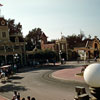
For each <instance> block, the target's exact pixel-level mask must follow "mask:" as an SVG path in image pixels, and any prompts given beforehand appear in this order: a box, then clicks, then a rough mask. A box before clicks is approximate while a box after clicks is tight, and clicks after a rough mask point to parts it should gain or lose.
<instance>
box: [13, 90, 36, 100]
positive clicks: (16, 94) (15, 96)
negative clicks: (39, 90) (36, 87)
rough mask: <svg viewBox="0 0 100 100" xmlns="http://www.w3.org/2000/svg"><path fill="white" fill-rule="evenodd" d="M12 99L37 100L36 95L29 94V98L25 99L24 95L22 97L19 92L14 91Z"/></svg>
mask: <svg viewBox="0 0 100 100" xmlns="http://www.w3.org/2000/svg"><path fill="white" fill-rule="evenodd" d="M12 100H35V98H34V97H32V98H31V97H30V96H27V98H26V99H25V98H24V97H23V98H22V97H21V96H20V93H19V92H17V91H14V94H13V98H12Z"/></svg>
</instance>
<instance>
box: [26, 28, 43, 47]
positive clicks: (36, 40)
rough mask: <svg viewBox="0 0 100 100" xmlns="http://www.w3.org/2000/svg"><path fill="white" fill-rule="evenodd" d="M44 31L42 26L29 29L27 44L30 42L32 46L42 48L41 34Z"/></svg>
mask: <svg viewBox="0 0 100 100" xmlns="http://www.w3.org/2000/svg"><path fill="white" fill-rule="evenodd" d="M43 33H44V32H43V31H42V30H41V29H40V28H35V29H32V30H31V31H29V33H28V35H27V36H26V37H25V40H26V42H27V44H30V46H33V47H36V48H38V49H40V48H41V45H40V40H41V35H42V34H43ZM28 48H30V47H28Z"/></svg>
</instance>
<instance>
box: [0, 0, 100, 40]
mask: <svg viewBox="0 0 100 100" xmlns="http://www.w3.org/2000/svg"><path fill="white" fill-rule="evenodd" d="M0 3H1V4H3V7H1V14H2V15H4V17H5V18H6V19H8V18H11V19H15V22H16V23H18V22H21V24H22V25H23V30H22V32H23V35H24V36H25V35H27V34H28V31H29V30H32V29H34V28H38V27H40V28H41V29H42V30H43V31H44V32H45V34H46V35H47V36H48V37H49V39H58V38H60V36H61V32H62V33H63V35H65V36H67V35H71V34H73V33H75V34H79V33H80V29H81V30H82V31H84V34H85V35H86V36H88V35H89V34H90V35H91V36H92V37H93V36H95V35H96V36H98V37H99V38H100V35H99V34H100V0H0Z"/></svg>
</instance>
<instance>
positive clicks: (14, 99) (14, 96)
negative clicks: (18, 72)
mask: <svg viewBox="0 0 100 100" xmlns="http://www.w3.org/2000/svg"><path fill="white" fill-rule="evenodd" d="M13 100H17V91H14V95H13Z"/></svg>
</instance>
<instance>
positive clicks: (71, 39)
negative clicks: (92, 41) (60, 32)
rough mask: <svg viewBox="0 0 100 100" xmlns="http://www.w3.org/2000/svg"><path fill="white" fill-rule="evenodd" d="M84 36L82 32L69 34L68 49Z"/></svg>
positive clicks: (78, 42)
mask: <svg viewBox="0 0 100 100" xmlns="http://www.w3.org/2000/svg"><path fill="white" fill-rule="evenodd" d="M84 38H85V35H84V34H82V33H80V34H78V35H75V34H73V35H71V36H67V42H68V47H69V48H70V49H73V48H74V47H76V46H79V45H80V44H81V43H82V41H83V40H84Z"/></svg>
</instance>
